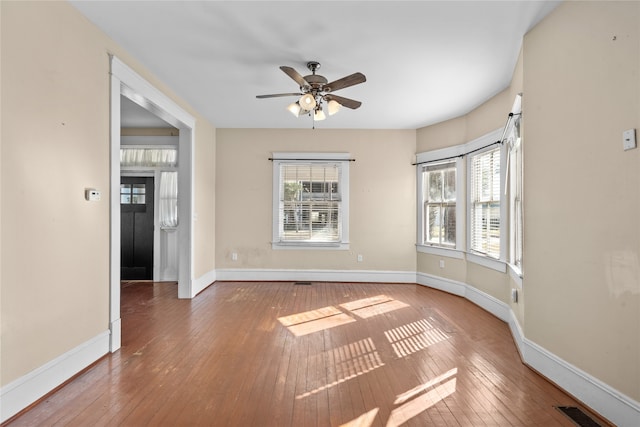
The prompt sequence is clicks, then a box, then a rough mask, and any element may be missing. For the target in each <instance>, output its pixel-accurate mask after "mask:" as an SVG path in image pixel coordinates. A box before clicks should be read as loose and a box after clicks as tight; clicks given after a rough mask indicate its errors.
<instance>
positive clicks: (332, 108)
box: [327, 99, 342, 116]
mask: <svg viewBox="0 0 640 427" xmlns="http://www.w3.org/2000/svg"><path fill="white" fill-rule="evenodd" d="M340 107H342V105H340V103H339V102H338V101H336V100H333V99H332V100H331V101H329V102H328V103H327V111H328V112H329V115H330V116H333V115H334V114H335V113H337V112H338V111H340Z"/></svg>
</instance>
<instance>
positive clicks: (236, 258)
mask: <svg viewBox="0 0 640 427" xmlns="http://www.w3.org/2000/svg"><path fill="white" fill-rule="evenodd" d="M237 260H238V253H237V252H231V261H237Z"/></svg>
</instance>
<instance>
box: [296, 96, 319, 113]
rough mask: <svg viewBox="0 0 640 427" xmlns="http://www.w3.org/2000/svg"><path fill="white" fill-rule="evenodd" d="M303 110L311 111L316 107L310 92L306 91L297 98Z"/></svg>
mask: <svg viewBox="0 0 640 427" xmlns="http://www.w3.org/2000/svg"><path fill="white" fill-rule="evenodd" d="M298 102H299V103H300V107H302V109H303V110H307V111H311V110H313V109H314V108H316V99H315V98H314V97H313V95H311V94H310V93H306V94H304V95H302V96H301V97H300V99H299V100H298Z"/></svg>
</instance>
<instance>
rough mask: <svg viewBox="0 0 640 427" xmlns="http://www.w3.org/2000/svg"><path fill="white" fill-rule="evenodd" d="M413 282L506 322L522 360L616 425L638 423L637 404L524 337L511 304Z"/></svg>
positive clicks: (464, 289) (424, 277) (447, 283)
mask: <svg viewBox="0 0 640 427" xmlns="http://www.w3.org/2000/svg"><path fill="white" fill-rule="evenodd" d="M416 276H417V282H416V283H418V284H420V285H424V286H428V287H431V288H434V289H439V290H442V291H445V292H449V293H451V294H454V295H458V296H463V297H465V298H466V299H468V300H469V301H471V302H473V303H474V304H476V305H478V306H480V307H482V308H483V309H485V310H486V311H488V312H489V313H491V314H493V315H494V316H496V317H497V318H499V319H501V320H503V321H505V322H507V323H508V324H509V329H510V330H511V334H512V335H513V339H514V341H515V343H516V346H517V347H518V351H519V352H520V356H521V357H522V361H523V362H524V363H525V364H527V365H529V366H530V367H531V368H533V369H535V370H536V371H538V372H539V373H540V374H542V375H544V376H545V377H547V378H548V379H549V380H550V381H552V382H553V383H555V384H557V385H558V386H559V387H561V388H562V389H563V390H565V391H566V392H567V393H569V394H571V395H572V396H574V397H575V398H576V399H578V400H580V401H581V402H582V403H584V404H585V405H587V406H588V407H589V408H591V409H592V410H594V411H596V412H597V413H598V414H600V415H601V416H603V417H605V418H606V419H607V420H609V421H611V422H613V423H614V424H616V425H617V426H618V427H627V426H629V427H638V426H640V403H638V402H636V401H635V400H633V399H631V398H630V397H628V396H625V395H624V394H622V393H620V392H619V391H617V390H615V389H613V388H612V387H610V386H608V385H607V384H605V383H603V382H602V381H600V380H598V379H597V378H595V377H593V376H591V375H589V374H588V373H586V372H584V371H582V370H580V369H579V368H577V367H575V366H573V365H572V364H570V363H568V362H567V361H565V360H563V359H561V358H560V357H558V356H556V355H555V354H553V353H551V352H549V351H548V350H546V349H544V348H543V347H540V346H539V345H538V344H536V343H534V342H533V341H530V340H528V339H527V338H526V337H525V336H524V332H523V330H522V327H521V326H520V323H519V322H518V320H517V318H516V316H515V314H514V312H513V310H511V307H510V306H509V305H508V304H506V303H504V302H502V301H500V300H498V299H496V298H494V297H493V296H491V295H488V294H486V293H484V292H482V291H480V290H478V289H476V288H474V287H473V286H471V285H467V284H465V283H461V282H457V281H454V280H450V279H446V278H443V277H437V276H432V275H430V274H426V273H417V274H416Z"/></svg>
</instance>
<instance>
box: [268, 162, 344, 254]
mask: <svg viewBox="0 0 640 427" xmlns="http://www.w3.org/2000/svg"><path fill="white" fill-rule="evenodd" d="M272 159H273V171H272V191H271V194H272V225H271V229H272V236H271V248H272V249H276V250H280V249H283V250H309V249H311V250H349V248H350V242H349V164H350V162H351V154H350V153H317V152H314V153H305V152H274V153H272ZM300 159H305V160H300ZM326 159H332V160H326ZM283 163H285V164H286V163H317V164H330V163H331V164H332V163H340V187H341V188H340V195H341V198H342V200H341V207H340V208H341V211H342V223H341V231H342V233H341V239H340V241H339V242H309V241H304V242H282V241H280V240H279V239H280V218H279V208H280V165H281V164H283Z"/></svg>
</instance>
